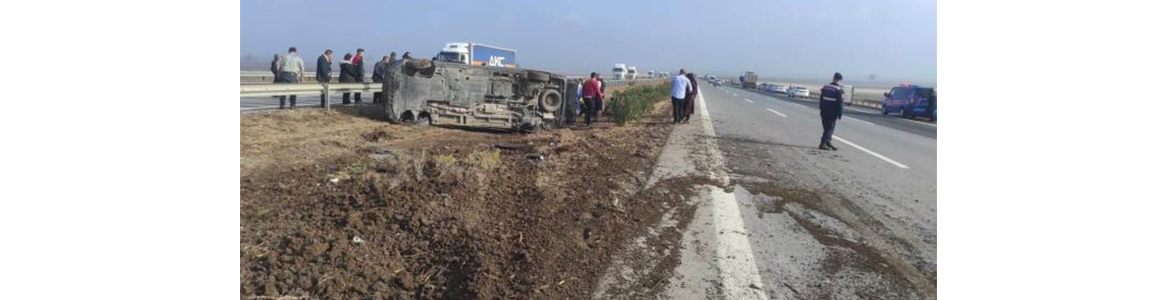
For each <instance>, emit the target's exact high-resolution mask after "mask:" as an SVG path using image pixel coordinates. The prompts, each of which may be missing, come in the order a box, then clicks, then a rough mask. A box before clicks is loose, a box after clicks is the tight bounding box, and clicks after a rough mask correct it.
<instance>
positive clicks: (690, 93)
mask: <svg viewBox="0 0 1171 300" xmlns="http://www.w3.org/2000/svg"><path fill="white" fill-rule="evenodd" d="M687 81H688V83H689V84H691V88H690V89H688V90H687V98H686V99H684V100H683V123H687V122H690V121H691V114H692V113H695V95H698V94H699V82H698V81H695V73H687Z"/></svg>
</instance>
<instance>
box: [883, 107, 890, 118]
mask: <svg viewBox="0 0 1171 300" xmlns="http://www.w3.org/2000/svg"><path fill="white" fill-rule="evenodd" d="M888 114H890V112H889V111H887V110H886V105H885V104H884V105H882V115H884V116H885V115H888Z"/></svg>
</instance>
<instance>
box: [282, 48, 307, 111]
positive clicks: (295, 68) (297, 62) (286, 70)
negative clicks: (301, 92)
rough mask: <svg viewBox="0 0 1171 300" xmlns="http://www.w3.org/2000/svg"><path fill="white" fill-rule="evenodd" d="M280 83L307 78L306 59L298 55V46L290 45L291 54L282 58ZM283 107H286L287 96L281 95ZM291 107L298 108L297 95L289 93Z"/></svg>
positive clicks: (296, 81)
mask: <svg viewBox="0 0 1171 300" xmlns="http://www.w3.org/2000/svg"><path fill="white" fill-rule="evenodd" d="M280 72H281V75H280V81H279V82H280V83H298V82H301V81H302V80H304V79H305V61H303V60H301V57H299V56H297V47H289V54H286V55H285V57H283V58H281V63H280ZM281 108H285V96H281ZM289 108H290V109H296V108H297V95H289Z"/></svg>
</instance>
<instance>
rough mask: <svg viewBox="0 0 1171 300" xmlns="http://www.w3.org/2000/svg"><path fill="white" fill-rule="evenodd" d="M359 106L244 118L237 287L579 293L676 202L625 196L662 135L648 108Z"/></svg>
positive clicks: (444, 294) (633, 190)
mask: <svg viewBox="0 0 1171 300" xmlns="http://www.w3.org/2000/svg"><path fill="white" fill-rule="evenodd" d="M363 109H377V108H376V107H364V108H363V107H357V108H353V107H346V108H342V109H341V110H340V112H319V111H318V112H315V111H305V112H302V111H296V112H280V113H272V114H257V115H246V116H243V117H242V120H241V188H240V196H241V211H240V220H241V240H240V244H241V248H240V264H241V265H240V285H241V287H240V288H241V291H240V293H241V296H244V297H249V296H274V297H279V296H293V297H298V296H308V297H312V298H323V299H418V298H425V299H469V298H545V299H564V298H575V297H581V296H582V295H588V294H589V293H590V290H591V289H592V288H593V286H594V285H595V283H596V281H597V280H598V277H600V276H601V275H602V273H603V272H604V271H605V268H606V264H607V262H609V261H610V257H611V256H612V255H613V254H614V253H615V252H616V251H618V249H620V248H621V247H622V245H623V244H624V243H625V242H627V241H628V239H629V237H630V236H632V235H633V234H634V233H635V232H639V231H642V230H644V229H645V228H647V226H651V225H653V223H654V222H655V221H657V220H658V219H659V217H660V216H661V215H662V213H663V211H664V210H665V207H672V206H675V205H679V204H680V202H681V201H675V200H670V199H675V198H676V197H636V196H635V195H636V194H637V193H638V191H639V190H640V189H641V188H642V186H643V183H644V180H645V178H646V174H647V172H648V171H649V170H650V168H651V167H652V166H653V164H654V161H655V158H656V157H657V155H658V152H659V150H660V149H661V148H662V145H663V144H664V143H665V141H666V138H667V135H668V134H669V131H670V128H669V127H668V125H665V123H666V122H663V120H664V119H665V118H666V114H665V112H666V109H663V108H662V107H660V108H659V109H657V110H656V111H655V114H653V115H651V116H649V117H648V118H647V119H646V122H644V123H641V124H627V126H625V127H615V126H613V124H612V123H606V122H602V123H600V124H595V126H594V127H593V128H591V129H584V130H583V129H557V130H550V131H541V132H538V133H536V134H528V135H522V134H509V133H485V132H475V131H466V130H457V129H446V128H435V127H417V126H408V125H391V124H388V123H385V122H384V121H382V120H376V119H368V118H366V117H364V116H365V115H368V114H364V113H363V112H361V111H360V110H363ZM347 110H353V111H347ZM299 118H307V119H310V121H312V122H298V121H299V120H298V119H299ZM274 119H279V120H274ZM298 124H307V125H298ZM301 126H316V127H315V128H305V127H301ZM335 126H336V127H335ZM305 131H311V132H312V133H311V134H308V133H305ZM324 133H328V134H329V135H328V136H321V134H324ZM245 137H263V138H259V139H257V140H246V139H245ZM496 145H524V146H523V147H495V146H496ZM533 153H540V154H541V155H538V156H534V155H532V154H533ZM664 204H666V205H664Z"/></svg>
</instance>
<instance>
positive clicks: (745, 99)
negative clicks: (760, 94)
mask: <svg viewBox="0 0 1171 300" xmlns="http://www.w3.org/2000/svg"><path fill="white" fill-rule="evenodd" d="M744 101H748V103H753V104H755V103H756V101H752V100H749V99H748V98H744Z"/></svg>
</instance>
